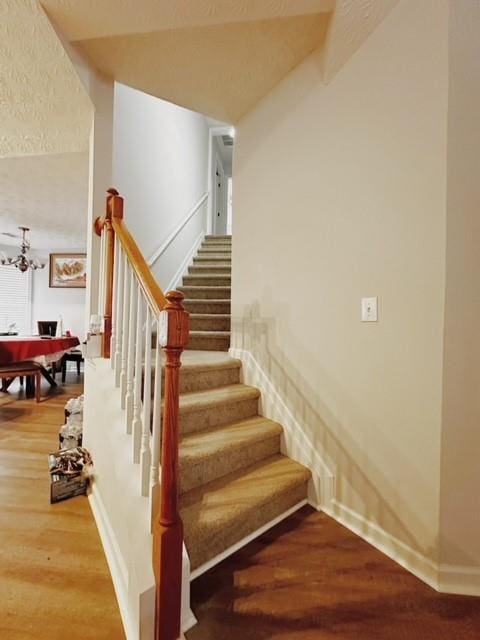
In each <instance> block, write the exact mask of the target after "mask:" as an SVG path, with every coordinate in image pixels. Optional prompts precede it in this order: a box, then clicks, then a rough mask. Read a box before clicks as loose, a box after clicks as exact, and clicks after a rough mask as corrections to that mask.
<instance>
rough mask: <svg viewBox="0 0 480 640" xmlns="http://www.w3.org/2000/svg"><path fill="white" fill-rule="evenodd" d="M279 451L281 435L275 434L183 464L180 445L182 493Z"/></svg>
mask: <svg viewBox="0 0 480 640" xmlns="http://www.w3.org/2000/svg"><path fill="white" fill-rule="evenodd" d="M279 452H280V435H274V436H272V437H269V438H265V440H260V441H259V442H256V443H255V446H252V445H251V443H250V442H247V443H244V444H243V446H238V447H237V448H235V449H230V450H228V451H222V452H221V454H219V455H217V456H211V457H210V458H208V459H207V460H202V461H201V462H199V463H198V464H192V463H191V462H188V463H187V464H184V465H182V458H181V445H180V493H184V492H185V491H190V489H194V488H195V487H199V486H201V485H202V484H206V483H207V482H210V481H211V480H216V479H217V478H222V477H223V476H225V475H227V474H228V473H233V472H234V471H238V470H239V469H243V468H245V467H248V466H249V465H251V464H254V463H255V462H260V461H261V460H263V459H265V458H268V456H271V455H274V454H275V453H279Z"/></svg>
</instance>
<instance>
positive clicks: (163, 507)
mask: <svg viewBox="0 0 480 640" xmlns="http://www.w3.org/2000/svg"><path fill="white" fill-rule="evenodd" d="M166 297H167V301H168V302H167V305H166V306H165V307H164V309H163V311H162V312H161V314H160V321H159V335H158V340H159V344H160V345H161V346H162V347H163V348H164V350H165V356H166V360H165V385H164V398H165V399H164V407H163V428H162V465H161V474H162V477H161V485H160V509H159V513H158V518H157V520H156V522H155V527H154V539H153V569H154V573H155V580H156V598H155V640H177V639H178V638H179V637H180V614H181V596H182V547H183V525H182V521H181V519H180V515H179V512H178V491H179V479H178V443H179V424H178V419H179V389H180V384H179V374H180V366H181V362H180V356H181V353H182V351H183V349H184V347H185V346H186V345H187V343H188V339H189V315H188V313H187V312H186V311H185V309H184V308H183V306H182V299H183V294H181V293H180V292H178V291H170V292H169V293H167V296H166Z"/></svg>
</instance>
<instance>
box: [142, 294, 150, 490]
mask: <svg viewBox="0 0 480 640" xmlns="http://www.w3.org/2000/svg"><path fill="white" fill-rule="evenodd" d="M146 307H147V309H146V313H145V372H144V374H143V380H144V381H143V418H142V440H141V444H140V474H141V482H142V496H148V494H149V493H150V491H149V490H150V483H149V479H150V464H151V455H150V420H151V416H150V410H151V404H152V316H151V313H150V307H149V305H148V303H147V305H146Z"/></svg>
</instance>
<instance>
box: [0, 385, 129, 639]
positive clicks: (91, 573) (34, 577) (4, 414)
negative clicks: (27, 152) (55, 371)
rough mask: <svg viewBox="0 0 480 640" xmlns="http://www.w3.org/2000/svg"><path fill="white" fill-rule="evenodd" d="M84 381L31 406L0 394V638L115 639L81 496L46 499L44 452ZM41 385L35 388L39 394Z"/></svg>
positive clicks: (108, 594)
mask: <svg viewBox="0 0 480 640" xmlns="http://www.w3.org/2000/svg"><path fill="white" fill-rule="evenodd" d="M82 387H83V385H81V384H67V385H62V386H59V387H58V388H57V389H56V390H55V391H54V392H53V393H51V395H50V396H49V397H48V399H42V400H43V401H42V402H41V403H40V404H39V405H38V404H36V403H35V400H33V399H31V400H25V399H23V396H20V395H19V394H18V393H16V392H12V393H10V394H3V393H1V394H0V475H1V483H0V637H1V638H2V640H28V639H32V638H35V639H36V640H44V639H45V640H46V639H47V638H48V639H49V640H50V639H51V638H53V637H61V636H62V634H63V632H64V633H65V635H66V637H68V638H69V640H77V639H79V640H80V639H81V640H93V639H95V640H122V638H124V633H123V628H122V623H121V620H120V615H119V611H118V606H117V602H116V599H115V594H114V590H113V586H112V581H111V578H110V573H109V571H108V566H107V562H106V560H105V556H104V553H103V549H102V545H101V542H100V538H99V536H98V532H97V529H96V526H95V522H94V520H93V516H92V513H91V511H90V507H89V503H88V500H87V499H86V498H85V497H84V496H79V497H77V498H72V499H71V500H66V501H64V502H61V503H58V504H54V505H50V504H49V475H48V463H47V454H48V453H49V452H51V451H54V450H55V449H56V447H57V443H58V436H57V432H58V428H59V427H60V426H61V425H62V424H63V407H64V404H65V402H66V401H67V400H68V399H69V398H70V397H72V396H76V395H79V394H80V393H81V392H82ZM44 393H45V388H44V389H42V394H44Z"/></svg>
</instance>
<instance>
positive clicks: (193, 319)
mask: <svg viewBox="0 0 480 640" xmlns="http://www.w3.org/2000/svg"><path fill="white" fill-rule="evenodd" d="M190 330H191V331H228V332H229V331H230V314H228V313H191V314H190Z"/></svg>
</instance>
